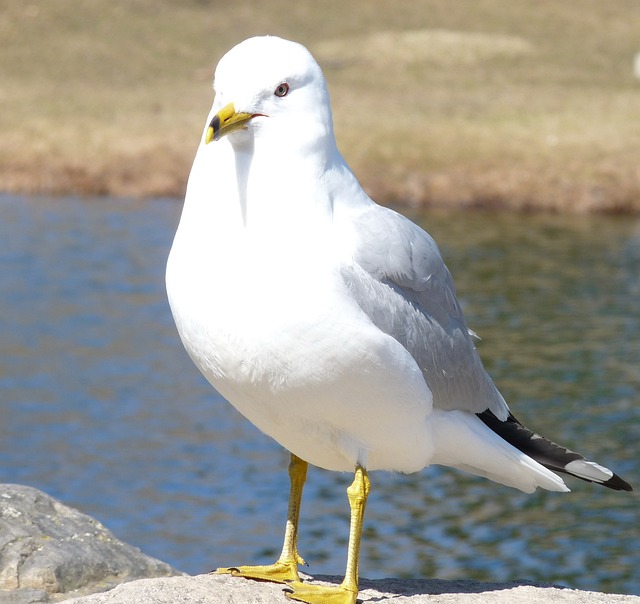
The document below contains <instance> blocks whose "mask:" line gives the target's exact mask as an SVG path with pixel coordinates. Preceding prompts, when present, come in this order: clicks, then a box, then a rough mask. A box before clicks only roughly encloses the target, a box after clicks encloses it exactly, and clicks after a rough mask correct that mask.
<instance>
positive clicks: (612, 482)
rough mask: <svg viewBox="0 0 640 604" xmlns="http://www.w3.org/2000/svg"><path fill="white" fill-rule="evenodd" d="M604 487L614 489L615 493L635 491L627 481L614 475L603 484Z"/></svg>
mask: <svg viewBox="0 0 640 604" xmlns="http://www.w3.org/2000/svg"><path fill="white" fill-rule="evenodd" d="M602 486H603V487H607V488H609V489H613V490H614V491H633V487H632V486H631V485H630V484H629V483H628V482H627V481H626V480H623V479H622V478H620V476H618V475H617V474H614V475H613V476H612V477H611V478H609V480H607V481H606V482H603V483H602Z"/></svg>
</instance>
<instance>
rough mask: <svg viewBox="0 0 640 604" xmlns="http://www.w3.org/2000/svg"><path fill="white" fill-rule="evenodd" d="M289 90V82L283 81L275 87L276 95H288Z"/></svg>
mask: <svg viewBox="0 0 640 604" xmlns="http://www.w3.org/2000/svg"><path fill="white" fill-rule="evenodd" d="M288 92H289V84H287V83H286V82H282V84H280V86H278V87H277V88H276V89H275V91H274V92H273V94H275V95H276V96H287V93H288Z"/></svg>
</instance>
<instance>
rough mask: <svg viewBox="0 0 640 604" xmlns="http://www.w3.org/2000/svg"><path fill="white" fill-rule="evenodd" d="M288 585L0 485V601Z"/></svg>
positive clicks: (132, 601) (573, 603)
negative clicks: (168, 555) (129, 536)
mask: <svg viewBox="0 0 640 604" xmlns="http://www.w3.org/2000/svg"><path fill="white" fill-rule="evenodd" d="M142 577H151V578H142ZM305 578H306V579H307V580H309V581H310V582H313V583H323V582H330V583H339V582H340V580H341V578H340V577H316V578H315V579H314V578H312V577H305ZM136 579H137V580H136ZM360 587H361V591H360V595H359V599H360V600H362V601H363V602H375V603H376V604H384V603H388V604H391V603H393V604H472V603H473V604H535V603H538V602H540V603H544V604H623V603H624V604H640V597H638V596H625V595H612V594H601V593H593V592H586V591H577V590H572V589H563V588H559V587H554V586H545V585H533V584H530V583H525V582H517V583H478V582H476V581H439V580H400V579H381V580H376V581H370V580H367V579H362V580H361V582H360ZM285 588H286V586H283V585H277V584H274V583H262V582H256V581H247V580H245V579H240V578H236V577H231V576H228V575H200V576H197V577H190V576H186V575H183V574H182V573H179V572H178V571H176V570H175V569H173V568H172V567H170V566H169V565H168V564H165V563H163V562H160V561H159V560H156V559H154V558H150V557H149V556H146V555H145V554H143V553H142V552H140V550H138V549H136V548H134V547H131V546H130V545H127V544H126V543H122V542H121V541H118V540H117V539H116V538H115V537H114V536H113V534H112V533H110V532H109V531H108V530H107V529H106V528H105V527H104V526H102V524H100V523H99V522H98V521H96V520H94V519H93V518H91V517H89V516H87V515H86V514H82V513H81V512H79V511H77V510H74V509H72V508H69V507H67V506H65V505H63V504H62V503H60V502H59V501H57V500H55V499H53V498H52V497H49V496H48V495H46V494H44V493H42V492H40V491H38V490H37V489H34V488H31V487H26V486H20V485H0V604H38V603H50V602H59V601H61V600H67V604H176V603H177V602H189V603H190V604H221V603H225V604H254V603H255V604H285V603H286V602H287V601H289V600H287V599H286V598H285V596H284V594H283V589H285ZM107 590H108V591H107Z"/></svg>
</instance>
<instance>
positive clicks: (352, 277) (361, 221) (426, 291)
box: [343, 205, 509, 420]
mask: <svg viewBox="0 0 640 604" xmlns="http://www.w3.org/2000/svg"><path fill="white" fill-rule="evenodd" d="M355 221H356V232H357V238H358V241H357V244H356V248H355V250H354V253H353V263H352V264H351V265H349V266H345V267H344V268H343V277H344V279H345V281H346V283H347V286H348V287H349V289H350V291H351V293H352V295H353V296H354V298H355V299H356V301H357V302H358V304H359V306H360V307H361V309H362V310H363V311H364V312H365V313H366V314H367V316H368V317H369V318H370V320H371V321H372V322H373V323H374V324H375V325H376V326H377V327H378V328H379V329H380V330H381V331H383V332H385V333H386V334H388V335H390V336H392V337H394V338H395V339H396V340H397V341H398V342H400V343H401V344H402V345H403V346H404V347H405V348H406V349H407V350H408V351H409V352H410V353H411V355H412V356H413V358H414V359H415V361H416V363H417V364H418V365H419V367H420V369H421V371H422V373H423V375H424V378H425V380H426V382H427V384H428V385H429V388H430V389H431V391H432V393H433V401H434V406H435V407H437V408H440V409H448V410H452V409H461V410H466V411H472V412H474V413H482V412H483V411H485V410H487V409H489V410H491V411H492V412H493V413H494V414H495V415H496V417H498V418H500V419H503V420H504V419H506V418H507V416H508V412H509V410H508V407H507V404H506V403H505V401H504V399H503V398H502V395H501V394H500V392H499V391H498V389H497V388H496V387H495V385H494V383H493V382H492V380H491V378H490V377H489V375H488V374H487V372H486V371H485V369H484V367H483V365H482V361H481V360H480V357H479V355H478V353H477V351H476V349H475V346H474V344H473V341H472V339H471V333H472V332H470V331H469V329H468V328H467V325H466V322H465V319H464V316H463V313H462V309H461V308H460V304H459V303H458V300H457V298H456V292H455V286H454V283H453V279H452V277H451V274H450V272H449V270H448V269H447V267H446V266H445V264H444V261H443V260H442V256H441V255H440V251H439V249H438V246H437V245H436V243H435V241H434V240H433V239H432V238H431V237H430V236H429V235H428V234H427V233H426V232H425V231H424V230H422V229H421V228H420V227H418V226H417V225H416V224H414V223H413V222H411V221H410V220H409V219H407V218H405V217H404V216H402V215H401V214H398V213H397V212H394V211H393V210H390V209H388V208H384V207H381V206H377V205H372V206H369V207H368V208H366V209H363V211H362V212H360V213H359V215H358V216H357V217H356V218H355Z"/></svg>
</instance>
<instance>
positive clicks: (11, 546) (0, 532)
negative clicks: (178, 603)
mask: <svg viewBox="0 0 640 604" xmlns="http://www.w3.org/2000/svg"><path fill="white" fill-rule="evenodd" d="M179 574H181V573H179V572H178V571H177V570H175V569H174V568H172V567H171V566H169V565H168V564H165V563H164V562H161V561H159V560H156V559H155V558H151V557H149V556H146V555H145V554H143V553H142V552H141V551H140V550H139V549H137V548H135V547H132V546H131V545H127V544H126V543H123V542H122V541H119V540H118V539H116V537H114V535H113V534H112V533H111V532H110V531H108V530H107V529H106V528H105V527H104V526H103V525H102V524H100V523H99V522H98V521H97V520H95V519H93V518H91V517H90V516H87V515H86V514H83V513H81V512H79V511H78V510H75V509H73V508H70V507H68V506H66V505H63V504H62V503H60V502H59V501H57V500H56V499H54V498H52V497H50V496H49V495H46V494H45V493H42V492H41V491H38V490H37V489H34V488H32V487H27V486H22V485H14V484H0V604H8V603H11V604H14V603H15V604H35V603H37V602H58V601H60V600H63V599H67V598H70V597H75V596H78V595H85V594H91V593H94V592H98V591H104V590H107V589H110V588H112V587H114V586H115V585H117V584H119V583H123V582H125V581H132V580H134V579H141V578H144V577H165V576H173V575H179Z"/></svg>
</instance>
